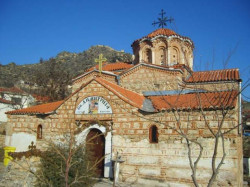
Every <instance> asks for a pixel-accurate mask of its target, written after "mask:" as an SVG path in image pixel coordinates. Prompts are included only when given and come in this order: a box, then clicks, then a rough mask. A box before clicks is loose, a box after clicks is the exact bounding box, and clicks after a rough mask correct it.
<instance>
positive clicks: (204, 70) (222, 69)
mask: <svg viewBox="0 0 250 187" xmlns="http://www.w3.org/2000/svg"><path fill="white" fill-rule="evenodd" d="M226 70H239V68H230V69H215V70H202V71H194V72H193V73H198V72H215V71H226Z"/></svg>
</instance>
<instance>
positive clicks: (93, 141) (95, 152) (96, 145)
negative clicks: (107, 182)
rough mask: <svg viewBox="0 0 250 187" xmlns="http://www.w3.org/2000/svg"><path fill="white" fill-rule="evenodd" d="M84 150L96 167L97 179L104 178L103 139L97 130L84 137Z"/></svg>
mask: <svg viewBox="0 0 250 187" xmlns="http://www.w3.org/2000/svg"><path fill="white" fill-rule="evenodd" d="M86 150H87V153H88V156H89V158H90V161H92V163H93V164H95V165H96V167H95V172H96V175H97V177H104V158H105V137H104V135H103V134H102V132H101V131H100V130H98V129H95V128H94V129H91V130H90V131H89V133H88V135H87V137H86Z"/></svg>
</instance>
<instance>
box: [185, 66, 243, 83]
mask: <svg viewBox="0 0 250 187" xmlns="http://www.w3.org/2000/svg"><path fill="white" fill-rule="evenodd" d="M238 80H240V75H239V69H223V70H214V71H197V72H193V73H192V75H191V76H190V77H189V78H188V79H187V80H186V82H188V83H199V82H215V81H238Z"/></svg>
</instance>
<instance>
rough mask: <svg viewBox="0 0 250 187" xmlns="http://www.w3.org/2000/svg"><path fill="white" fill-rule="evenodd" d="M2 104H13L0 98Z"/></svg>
mask: <svg viewBox="0 0 250 187" xmlns="http://www.w3.org/2000/svg"><path fill="white" fill-rule="evenodd" d="M0 103H4V104H13V103H12V102H11V101H8V100H6V99H3V98H0Z"/></svg>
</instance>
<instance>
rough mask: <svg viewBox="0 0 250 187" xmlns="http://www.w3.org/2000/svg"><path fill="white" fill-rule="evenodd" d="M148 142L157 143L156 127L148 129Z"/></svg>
mask: <svg viewBox="0 0 250 187" xmlns="http://www.w3.org/2000/svg"><path fill="white" fill-rule="evenodd" d="M149 142H150V143H158V129H157V126H156V125H152V126H151V127H150V128H149Z"/></svg>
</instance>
